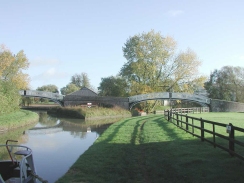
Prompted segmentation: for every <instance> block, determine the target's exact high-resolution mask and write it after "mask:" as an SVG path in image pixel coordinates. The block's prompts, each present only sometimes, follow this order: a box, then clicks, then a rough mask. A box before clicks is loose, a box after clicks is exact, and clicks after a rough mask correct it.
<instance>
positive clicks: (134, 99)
mask: <svg viewBox="0 0 244 183" xmlns="http://www.w3.org/2000/svg"><path fill="white" fill-rule="evenodd" d="M19 93H20V95H22V96H26V97H40V98H47V99H50V100H52V101H54V102H56V103H59V104H60V105H61V106H66V102H67V105H72V102H73V104H74V105H77V104H78V103H79V102H81V103H82V102H83V103H89V102H97V103H107V104H112V105H118V106H121V107H123V108H127V109H131V108H132V107H133V106H134V105H136V104H137V103H140V102H142V101H146V100H159V99H165V100H188V101H192V102H196V103H199V104H200V105H201V106H204V107H206V106H209V105H210V101H211V100H210V98H207V97H205V96H202V95H194V94H189V93H171V92H159V93H149V94H141V95H136V96H131V97H128V98H127V97H126V98H124V97H99V96H87V97H85V96H82V97H79V96H76V95H74V96H72V95H67V96H63V95H59V94H58V93H51V92H44V91H35V90H21V91H19ZM77 102H78V103H77ZM78 105H79V104H78Z"/></svg>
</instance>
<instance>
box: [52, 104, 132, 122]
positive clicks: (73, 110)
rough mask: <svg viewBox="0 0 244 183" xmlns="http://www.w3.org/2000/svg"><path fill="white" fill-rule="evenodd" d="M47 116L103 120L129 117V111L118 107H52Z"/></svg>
mask: <svg viewBox="0 0 244 183" xmlns="http://www.w3.org/2000/svg"><path fill="white" fill-rule="evenodd" d="M48 114H55V115H58V116H66V117H72V118H80V119H103V118H111V117H126V116H127V117H128V116H131V113H130V111H128V110H125V109H122V108H119V107H113V108H104V107H91V108H88V107H54V108H50V110H48Z"/></svg>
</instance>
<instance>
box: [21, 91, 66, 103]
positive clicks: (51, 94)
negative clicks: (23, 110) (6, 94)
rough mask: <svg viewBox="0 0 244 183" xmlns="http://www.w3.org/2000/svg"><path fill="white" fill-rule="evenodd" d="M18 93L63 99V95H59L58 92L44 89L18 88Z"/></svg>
mask: <svg viewBox="0 0 244 183" xmlns="http://www.w3.org/2000/svg"><path fill="white" fill-rule="evenodd" d="M19 94H20V95H22V96H30V97H43V98H50V99H54V100H59V101H62V100H63V95H59V94H58V93H52V92H46V91H36V90H20V91H19Z"/></svg>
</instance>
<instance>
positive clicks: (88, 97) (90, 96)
mask: <svg viewBox="0 0 244 183" xmlns="http://www.w3.org/2000/svg"><path fill="white" fill-rule="evenodd" d="M94 97H95V98H96V97H98V94H97V93H95V92H94V91H92V90H90V89H89V88H86V87H83V88H81V89H80V90H78V91H75V92H73V93H70V94H68V95H66V96H65V97H64V106H88V105H89V106H94V105H95V106H97V105H98V103H97V102H96V101H94Z"/></svg>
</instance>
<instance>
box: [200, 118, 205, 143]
mask: <svg viewBox="0 0 244 183" xmlns="http://www.w3.org/2000/svg"><path fill="white" fill-rule="evenodd" d="M200 122H201V141H202V142H203V141H204V122H203V120H202V118H200Z"/></svg>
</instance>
